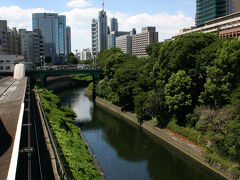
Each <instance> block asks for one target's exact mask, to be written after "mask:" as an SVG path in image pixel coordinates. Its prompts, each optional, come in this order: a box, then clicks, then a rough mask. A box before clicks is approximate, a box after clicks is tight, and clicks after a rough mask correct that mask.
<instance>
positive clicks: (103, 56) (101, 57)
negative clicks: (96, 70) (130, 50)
mask: <svg viewBox="0 0 240 180" xmlns="http://www.w3.org/2000/svg"><path fill="white" fill-rule="evenodd" d="M117 53H122V51H121V49H119V48H116V47H113V48H111V49H107V50H104V51H101V52H100V53H98V56H97V60H96V61H97V65H98V66H99V67H104V66H105V65H106V62H107V59H108V58H109V57H110V56H112V55H114V54H117Z"/></svg>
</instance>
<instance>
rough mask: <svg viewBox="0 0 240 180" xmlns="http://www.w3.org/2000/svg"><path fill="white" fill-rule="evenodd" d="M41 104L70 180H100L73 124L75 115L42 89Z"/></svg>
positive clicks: (78, 131) (98, 173) (77, 129)
mask: <svg viewBox="0 0 240 180" xmlns="http://www.w3.org/2000/svg"><path fill="white" fill-rule="evenodd" d="M40 96H41V103H42V106H43V109H44V111H45V114H46V115H47V117H48V121H49V124H50V127H51V130H52V132H53V133H54V135H55V137H56V141H57V145H58V149H59V151H60V154H61V156H62V159H63V162H64V164H65V168H66V171H67V173H68V175H69V176H70V179H79V180H81V179H83V180H92V179H94V180H95V179H101V175H100V172H99V171H98V170H96V169H95V167H94V164H93V159H92V157H91V155H90V154H89V153H88V150H87V149H88V147H87V145H86V144H85V143H84V141H83V140H82V139H81V137H80V130H79V128H78V127H76V126H75V125H74V124H73V119H74V118H75V117H76V115H75V113H74V112H73V111H72V110H71V109H70V108H68V107H65V106H61V105H60V99H59V97H58V96H56V95H54V94H53V93H52V92H51V91H48V90H46V89H44V90H43V91H42V92H41V93H40Z"/></svg>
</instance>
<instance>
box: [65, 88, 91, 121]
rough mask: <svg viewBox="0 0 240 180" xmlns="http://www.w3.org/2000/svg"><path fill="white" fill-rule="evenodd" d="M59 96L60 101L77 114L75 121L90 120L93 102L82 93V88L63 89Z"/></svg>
mask: <svg viewBox="0 0 240 180" xmlns="http://www.w3.org/2000/svg"><path fill="white" fill-rule="evenodd" d="M69 93H70V94H71V98H69ZM60 96H61V100H62V103H63V104H64V105H65V106H68V107H70V108H71V109H72V110H73V111H74V112H75V113H76V114H77V118H76V121H77V122H81V121H91V120H92V115H91V113H92V111H93V104H92V102H91V101H89V99H88V98H87V97H86V96H85V95H84V89H80V90H79V89H77V90H68V91H64V92H62V93H61V95H60Z"/></svg>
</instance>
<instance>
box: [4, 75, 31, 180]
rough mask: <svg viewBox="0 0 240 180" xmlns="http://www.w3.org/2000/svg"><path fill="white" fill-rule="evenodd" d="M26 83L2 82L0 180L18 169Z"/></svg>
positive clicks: (17, 81)
mask: <svg viewBox="0 0 240 180" xmlns="http://www.w3.org/2000/svg"><path fill="white" fill-rule="evenodd" d="M26 82H27V78H24V79H22V80H15V79H13V78H12V77H7V78H3V79H1V80H0V179H7V177H8V176H9V174H10V173H11V172H9V169H10V167H11V168H12V167H13V169H14V168H16V167H15V165H16V163H17V162H14V161H15V160H16V161H17V157H18V149H19V139H20V137H19V136H20V135H19V131H20V132H21V124H20V123H19V121H21V119H22V117H20V114H21V113H20V112H21V111H22V108H23V107H22V104H23V101H24V97H25V91H26ZM17 132H18V134H16V133H17ZM14 175H15V174H14Z"/></svg>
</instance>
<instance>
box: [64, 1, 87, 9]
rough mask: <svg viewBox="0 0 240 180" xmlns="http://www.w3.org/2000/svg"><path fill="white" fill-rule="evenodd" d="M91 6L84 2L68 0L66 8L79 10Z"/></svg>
mask: <svg viewBox="0 0 240 180" xmlns="http://www.w3.org/2000/svg"><path fill="white" fill-rule="evenodd" d="M90 5H91V4H90V3H89V2H87V1H85V0H70V1H69V2H68V3H67V6H69V7H74V8H80V7H86V6H90Z"/></svg>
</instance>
